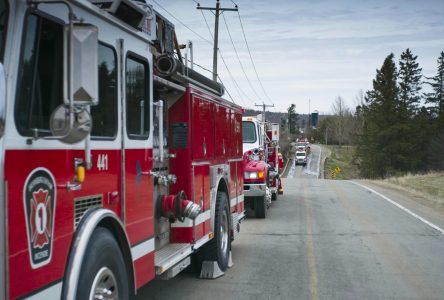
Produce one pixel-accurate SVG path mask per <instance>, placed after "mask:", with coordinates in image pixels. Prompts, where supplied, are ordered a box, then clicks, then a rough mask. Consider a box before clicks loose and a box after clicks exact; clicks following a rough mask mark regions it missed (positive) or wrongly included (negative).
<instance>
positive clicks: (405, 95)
mask: <svg viewBox="0 0 444 300" xmlns="http://www.w3.org/2000/svg"><path fill="white" fill-rule="evenodd" d="M417 58H418V56H413V54H412V52H411V51H410V49H409V48H407V50H406V51H405V52H403V53H402V54H401V60H400V61H399V75H398V78H399V100H400V105H401V108H402V109H405V110H406V113H408V114H409V117H413V114H414V112H416V111H417V109H418V106H419V103H420V101H421V96H420V91H421V88H422V86H421V76H422V75H421V72H422V69H421V68H420V67H419V64H418V63H417V62H416V59H417Z"/></svg>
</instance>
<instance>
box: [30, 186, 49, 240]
mask: <svg viewBox="0 0 444 300" xmlns="http://www.w3.org/2000/svg"><path fill="white" fill-rule="evenodd" d="M48 193H49V192H48V190H43V189H39V190H38V191H37V192H33V193H32V196H33V197H32V199H31V219H30V223H31V224H30V225H31V237H32V238H31V243H32V247H34V248H43V246H45V245H47V244H48V243H49V239H50V237H51V222H49V220H50V219H51V210H50V205H51V197H49V196H48Z"/></svg>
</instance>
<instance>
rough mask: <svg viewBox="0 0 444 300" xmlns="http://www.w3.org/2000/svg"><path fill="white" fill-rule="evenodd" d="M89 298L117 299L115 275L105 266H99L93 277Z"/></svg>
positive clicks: (95, 299)
mask: <svg viewBox="0 0 444 300" xmlns="http://www.w3.org/2000/svg"><path fill="white" fill-rule="evenodd" d="M89 299H90V300H99V299H110V300H111V299H119V289H118V286H117V281H116V277H115V276H114V274H113V272H112V271H111V270H110V269H108V268H107V267H103V268H101V269H100V270H99V272H97V274H96V277H94V281H93V284H92V287H91V293H90V295H89Z"/></svg>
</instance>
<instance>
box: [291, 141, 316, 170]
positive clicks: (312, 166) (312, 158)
mask: <svg viewBox="0 0 444 300" xmlns="http://www.w3.org/2000/svg"><path fill="white" fill-rule="evenodd" d="M310 148H311V153H310V154H309V155H308V158H307V165H306V166H302V165H297V166H296V165H295V163H294V160H293V161H292V163H293V164H292V166H290V167H289V168H290V170H289V171H288V175H287V177H288V178H299V177H309V178H318V177H319V174H320V167H321V164H320V162H321V161H320V157H321V147H319V146H318V145H311V146H310Z"/></svg>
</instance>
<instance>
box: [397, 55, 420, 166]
mask: <svg viewBox="0 0 444 300" xmlns="http://www.w3.org/2000/svg"><path fill="white" fill-rule="evenodd" d="M416 59H417V56H413V54H412V52H411V51H410V49H408V48H407V50H406V51H404V52H403V53H402V54H401V59H400V61H399V66H400V68H399V74H398V76H399V77H398V81H399V103H398V110H397V115H398V118H397V121H398V124H397V126H396V127H397V129H398V138H399V140H398V143H401V144H403V145H404V146H405V147H404V148H403V149H400V150H401V154H402V155H403V156H405V157H409V158H410V159H409V160H408V161H404V162H403V163H401V164H400V165H399V166H397V167H399V168H400V169H401V170H402V171H415V170H418V169H419V168H420V167H421V165H423V157H422V155H423V153H425V151H424V149H423V148H424V145H423V142H422V141H421V139H419V138H418V136H417V135H416V134H413V133H415V132H416V133H419V132H418V131H419V130H420V129H423V125H424V124H422V123H421V124H417V123H420V122H421V121H422V120H423V118H419V117H417V113H418V109H419V105H420V101H421V95H420V91H421V89H422V86H421V76H422V75H421V71H422V69H421V68H420V67H419V64H418V63H417V62H416ZM421 117H424V115H423V114H422V115H421ZM419 125H421V126H419Z"/></svg>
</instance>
